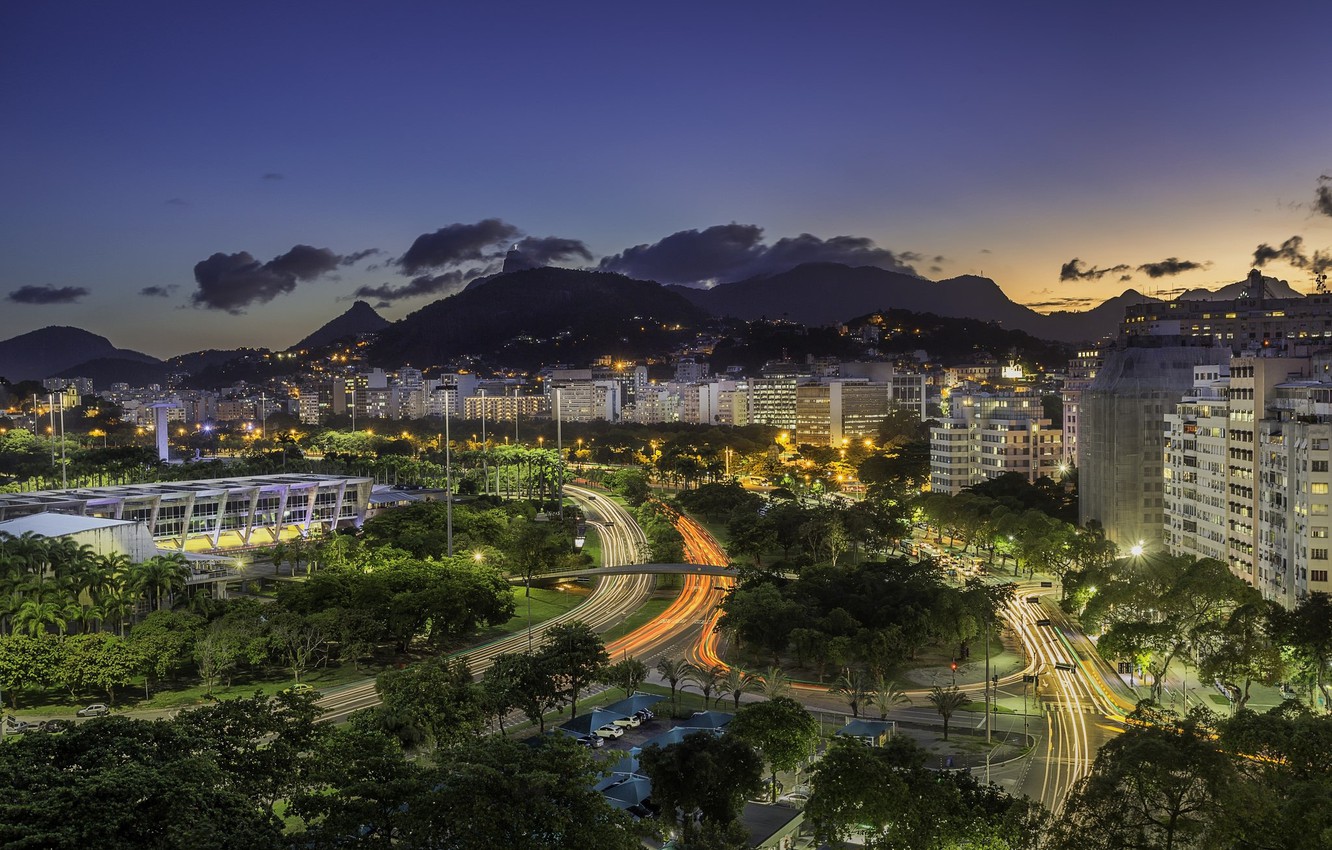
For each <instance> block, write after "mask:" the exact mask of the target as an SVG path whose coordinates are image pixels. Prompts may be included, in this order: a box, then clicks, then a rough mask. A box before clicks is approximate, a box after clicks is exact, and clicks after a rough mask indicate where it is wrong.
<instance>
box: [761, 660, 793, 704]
mask: <svg viewBox="0 0 1332 850" xmlns="http://www.w3.org/2000/svg"><path fill="white" fill-rule="evenodd" d="M759 682H760V684H761V685H762V691H763V697H764V698H765V699H777V698H778V697H784V696H786V695H787V694H789V693H791V677H790V676H788V675H786V674H785V673H783V672H782V668H780V667H769V668H768V669H767V670H765V671H764V672H763V675H762V676H760V677H759Z"/></svg>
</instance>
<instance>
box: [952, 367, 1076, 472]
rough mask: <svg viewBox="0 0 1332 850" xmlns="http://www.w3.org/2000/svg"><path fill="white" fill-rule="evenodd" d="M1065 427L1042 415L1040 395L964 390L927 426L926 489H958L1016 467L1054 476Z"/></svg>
mask: <svg viewBox="0 0 1332 850" xmlns="http://www.w3.org/2000/svg"><path fill="white" fill-rule="evenodd" d="M1062 444H1063V427H1062V425H1054V424H1052V423H1051V422H1050V420H1049V419H1047V418H1045V414H1044V407H1043V405H1042V403H1041V397H1040V396H1039V395H1036V394H1034V393H1026V392H996V393H985V392H966V393H960V394H955V395H953V396H952V397H951V398H950V399H949V406H948V415H947V416H946V417H944V418H942V419H940V420H939V424H938V425H936V426H933V427H931V428H930V490H932V491H933V492H936V493H950V494H952V493H958V492H960V491H962V490H964V489H965V488H967V487H971V486H973V485H976V484H979V483H981V482H982V481H985V480H987V479H992V478H998V477H999V476H1001V475H1004V474H1006V473H1009V472H1016V473H1018V474H1019V475H1022V476H1023V477H1024V478H1026V479H1027V480H1028V481H1030V482H1032V483H1035V482H1036V480H1037V479H1039V478H1043V477H1045V478H1055V477H1057V476H1058V475H1059V471H1060V466H1061V465H1062V464H1063V461H1064V452H1063V446H1062Z"/></svg>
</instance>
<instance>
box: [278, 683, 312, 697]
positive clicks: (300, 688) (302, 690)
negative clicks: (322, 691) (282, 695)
mask: <svg viewBox="0 0 1332 850" xmlns="http://www.w3.org/2000/svg"><path fill="white" fill-rule="evenodd" d="M283 690H284V691H286V692H287V693H293V694H311V693H314V685H307V684H305V683H304V682H297V683H296V684H294V685H292V686H291V687H290V688H283Z"/></svg>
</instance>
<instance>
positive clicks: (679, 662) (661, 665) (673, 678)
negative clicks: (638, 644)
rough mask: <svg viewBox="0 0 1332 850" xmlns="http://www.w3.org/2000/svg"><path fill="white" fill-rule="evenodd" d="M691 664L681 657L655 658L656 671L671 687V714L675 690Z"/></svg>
mask: <svg viewBox="0 0 1332 850" xmlns="http://www.w3.org/2000/svg"><path fill="white" fill-rule="evenodd" d="M692 667H693V665H692V664H690V663H689V662H688V661H685V660H684V659H683V658H659V659H657V672H658V673H659V674H660V675H661V677H662V678H663V679H665V680H666V684H667V685H669V686H670V688H671V714H675V692H676V689H677V688H679V687H680V682H681V681H683V680H684V678H685V674H687V673H688V672H689V670H690V668H692Z"/></svg>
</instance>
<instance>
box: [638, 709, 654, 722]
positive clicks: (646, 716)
mask: <svg viewBox="0 0 1332 850" xmlns="http://www.w3.org/2000/svg"><path fill="white" fill-rule="evenodd" d="M634 716H635V717H637V718H638V719H639V720H641V721H643V722H644V723H647V722H648V721H649V720H651V719H652V718H654V717H656V716H657V715H655V714H653V713H652V712H651V711H650V710H648V709H646V708H640V709H639V710H638V711H635V712H634Z"/></svg>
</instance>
